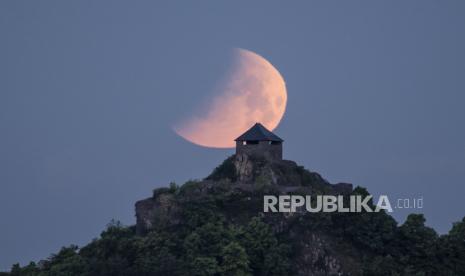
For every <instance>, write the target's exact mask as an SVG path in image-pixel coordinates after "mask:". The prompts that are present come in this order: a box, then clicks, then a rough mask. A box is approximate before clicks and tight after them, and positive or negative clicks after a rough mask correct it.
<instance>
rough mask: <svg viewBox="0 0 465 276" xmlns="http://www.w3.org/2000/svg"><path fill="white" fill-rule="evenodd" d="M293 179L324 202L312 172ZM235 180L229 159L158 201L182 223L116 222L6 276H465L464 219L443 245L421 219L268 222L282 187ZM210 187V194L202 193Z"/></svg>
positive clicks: (309, 217)
mask: <svg viewBox="0 0 465 276" xmlns="http://www.w3.org/2000/svg"><path fill="white" fill-rule="evenodd" d="M285 169H286V168H285ZM287 170H292V172H291V171H284V174H285V175H287V176H289V175H291V174H294V176H292V177H301V180H302V185H303V186H308V187H310V186H311V187H312V189H313V191H314V192H317V191H319V190H321V191H320V192H324V191H323V190H324V189H323V188H322V189H318V187H316V185H317V184H316V182H315V179H316V178H315V177H316V176H315V175H313V174H311V173H309V172H308V171H307V170H304V169H303V168H301V167H293V166H291V167H289V166H287ZM312 177H313V178H312ZM236 178H237V172H235V170H234V166H232V163H231V160H230V159H228V160H226V161H225V162H224V163H223V164H222V165H220V166H219V167H218V168H216V169H215V171H214V172H213V173H212V175H210V176H209V177H207V178H206V180H202V181H189V182H187V183H185V184H184V185H181V186H178V185H176V184H174V183H172V184H171V185H170V187H167V188H160V189H156V190H155V191H154V195H153V199H155V198H159V197H160V196H165V197H166V198H169V199H170V200H171V201H172V202H174V203H175V204H176V215H175V217H176V218H175V219H173V218H172V217H171V215H169V216H168V217H167V218H166V219H164V220H162V219H159V221H158V222H154V227H153V228H152V229H149V230H147V231H145V232H144V233H139V231H136V226H123V225H121V224H120V223H119V222H115V221H112V222H111V223H110V224H109V225H108V227H107V228H106V229H105V230H104V231H103V232H102V233H101V235H100V237H99V238H97V239H95V240H93V241H92V242H90V243H89V244H87V245H85V246H83V247H78V246H75V245H71V246H67V247H63V248H62V249H61V250H60V251H59V252H57V253H56V254H53V255H51V256H50V257H49V258H47V259H45V260H42V261H40V262H38V263H34V262H31V263H30V264H29V265H25V266H22V267H21V266H20V265H19V264H15V265H13V267H12V268H11V271H10V272H8V273H3V274H1V275H11V276H13V275H15V276H17V275H28V276H33V275H34V276H35V275H38V276H65V275H87V276H93V275H95V276H97V275H98V276H104V275H109V276H110V275H111V276H115V275H121V276H123V275H140V276H144V275H164V276H167V275H280V276H282V275H418V276H419V275H457V276H463V275H465V218H464V219H463V220H462V221H460V222H457V223H455V224H454V225H453V227H452V229H451V230H450V231H449V233H448V234H446V235H438V234H437V233H436V232H435V231H434V230H433V229H432V228H430V227H427V226H425V219H424V217H423V215H421V214H411V215H409V216H408V218H407V219H406V221H405V222H404V223H403V224H402V225H398V224H397V222H396V221H395V220H394V219H393V218H392V217H391V216H389V215H388V214H386V213H385V212H383V211H382V212H379V213H366V212H362V213H302V214H298V215H292V216H287V215H284V214H264V213H263V212H261V211H260V208H262V205H260V204H262V200H263V194H270V193H278V191H277V190H276V189H275V187H273V186H266V185H261V186H260V185H258V186H257V188H256V189H253V190H249V191H244V190H240V189H234V187H235V186H237V181H238V180H237V179H236ZM258 180H259V179H254V181H255V182H256V183H257V181H258ZM261 180H262V181H263V178H261ZM258 182H260V181H258ZM205 183H210V184H208V185H211V183H214V185H213V186H208V187H210V188H211V187H213V188H211V189H207V191H205V192H202V193H198V191H199V190H201V189H203V188H204V187H206V186H205V185H207V184H205ZM320 188H321V187H320ZM295 193H298V191H296V192H295ZM351 194H356V195H367V194H368V192H367V191H366V189H364V188H361V187H357V188H355V189H353V190H352V191H351ZM194 195H195V196H194ZM371 204H372V203H371ZM260 206H261V207H260ZM171 207H172V206H171ZM254 208H257V209H254ZM160 218H161V216H160ZM335 271H337V274H336V273H335Z"/></svg>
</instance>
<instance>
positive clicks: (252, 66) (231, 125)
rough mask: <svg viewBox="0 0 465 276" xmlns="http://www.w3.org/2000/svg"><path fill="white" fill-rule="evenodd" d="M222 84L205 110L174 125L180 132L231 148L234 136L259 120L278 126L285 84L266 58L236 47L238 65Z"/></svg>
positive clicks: (191, 138)
mask: <svg viewBox="0 0 465 276" xmlns="http://www.w3.org/2000/svg"><path fill="white" fill-rule="evenodd" d="M220 87H221V89H220V90H219V91H220V92H219V93H218V94H217V95H216V96H214V97H213V98H212V99H210V100H209V101H208V103H206V105H205V106H206V109H204V110H203V112H202V113H196V114H192V115H191V116H190V117H188V118H185V119H184V120H182V121H181V122H180V123H178V124H177V125H175V126H174V127H173V129H174V131H175V132H176V133H177V134H178V135H180V136H181V137H183V138H184V139H186V140H187V141H190V142H192V143H194V144H197V145H200V146H204V147H211V148H231V147H234V146H235V142H234V139H236V138H237V137H238V136H239V135H241V134H242V133H243V132H245V131H246V130H247V129H249V128H250V127H251V126H252V125H253V124H255V123H256V122H260V123H262V124H263V125H264V126H265V127H266V128H268V129H269V130H273V129H275V128H276V127H277V126H278V124H279V122H280V121H281V118H282V117H283V115H284V112H285V110H286V103H287V91H286V84H285V82H284V79H283V77H282V76H281V74H280V73H279V72H278V70H277V69H276V68H275V67H274V66H273V65H272V64H271V63H270V62H268V61H267V60H266V59H265V58H263V57H261V56H260V55H258V54H256V53H253V52H251V51H248V50H244V49H236V50H235V65H234V66H233V68H232V70H231V73H230V74H229V75H228V76H227V78H226V81H225V82H224V83H223V85H221V86H220Z"/></svg>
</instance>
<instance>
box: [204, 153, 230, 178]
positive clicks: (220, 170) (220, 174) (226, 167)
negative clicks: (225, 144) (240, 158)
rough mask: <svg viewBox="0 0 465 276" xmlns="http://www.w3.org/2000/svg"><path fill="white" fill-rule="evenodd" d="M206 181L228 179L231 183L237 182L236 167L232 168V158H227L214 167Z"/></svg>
mask: <svg viewBox="0 0 465 276" xmlns="http://www.w3.org/2000/svg"><path fill="white" fill-rule="evenodd" d="M206 179H207V180H221V179H230V180H231V181H232V182H234V181H236V180H237V173H236V167H235V166H234V161H233V157H229V158H227V159H226V160H224V161H223V163H221V165H219V166H218V167H216V168H215V169H214V170H213V172H212V173H211V174H210V175H209V176H207V178H206Z"/></svg>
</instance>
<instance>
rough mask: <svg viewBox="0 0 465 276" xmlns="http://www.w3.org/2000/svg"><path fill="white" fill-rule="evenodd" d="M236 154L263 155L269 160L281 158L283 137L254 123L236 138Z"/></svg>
mask: <svg viewBox="0 0 465 276" xmlns="http://www.w3.org/2000/svg"><path fill="white" fill-rule="evenodd" d="M235 141H236V155H238V156H239V155H241V154H246V155H248V156H251V155H255V156H260V157H265V158H266V159H269V160H282V159H283V139H281V138H279V137H278V136H277V135H275V134H274V133H273V132H271V131H269V130H268V129H266V128H265V127H264V126H263V125H262V124H260V123H256V124H255V125H254V126H253V127H251V128H250V129H249V130H247V131H246V132H245V133H244V134H242V135H241V136H239V137H237V138H236V140H235Z"/></svg>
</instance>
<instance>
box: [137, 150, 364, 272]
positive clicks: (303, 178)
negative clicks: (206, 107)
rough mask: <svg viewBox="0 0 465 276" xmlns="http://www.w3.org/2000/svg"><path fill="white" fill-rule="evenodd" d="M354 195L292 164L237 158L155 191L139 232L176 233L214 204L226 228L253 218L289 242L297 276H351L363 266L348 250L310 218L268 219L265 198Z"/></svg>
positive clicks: (143, 209)
mask: <svg viewBox="0 0 465 276" xmlns="http://www.w3.org/2000/svg"><path fill="white" fill-rule="evenodd" d="M351 192H352V185H351V184H346V183H339V184H330V183H329V182H328V181H326V180H325V179H323V178H322V177H321V176H320V175H319V174H317V173H314V172H310V171H308V170H305V169H304V168H303V167H301V166H298V165H297V164H296V163H295V162H293V161H288V160H280V161H269V160H264V159H257V158H253V157H252V158H251V157H249V156H248V155H237V156H236V155H234V156H232V157H230V158H228V159H226V160H225V161H224V162H223V164H221V165H220V166H219V167H217V168H216V169H215V170H214V171H213V173H212V174H211V175H209V176H208V177H207V178H205V179H204V180H201V181H190V182H188V183H186V184H184V185H183V186H182V187H180V188H179V187H176V186H172V187H170V188H160V189H156V190H155V191H154V194H153V196H152V197H150V198H147V199H144V200H141V201H138V202H137V203H136V218H137V224H136V231H137V233H138V234H140V235H144V234H146V233H147V232H149V231H151V230H157V229H167V228H170V229H176V227H180V225H182V224H183V222H184V220H185V219H186V218H185V215H184V214H183V213H184V210H185V209H186V208H190V207H191V206H193V205H195V204H199V205H201V204H214V206H215V208H218V210H219V212H221V213H222V214H223V215H224V216H225V217H226V218H227V220H226V222H225V223H227V224H231V225H244V224H246V223H247V222H249V221H250V220H251V219H252V218H254V217H261V218H262V219H263V221H265V222H266V223H267V224H268V225H269V226H270V229H272V231H273V233H274V234H275V235H278V236H285V239H286V240H288V242H289V243H290V244H292V247H293V254H292V255H293V256H295V259H294V269H295V271H296V273H297V274H298V275H333V274H334V275H344V274H347V275H350V274H351V271H355V270H357V269H358V266H359V263H358V262H357V261H356V260H355V258H354V257H352V256H351V254H347V252H346V251H347V250H345V249H344V247H345V245H343V244H342V245H341V243H340V241H335V240H334V239H333V238H332V237H331V236H329V235H326V234H325V233H324V232H322V231H319V230H318V229H317V228H315V227H313V226H312V227H308V225H311V224H312V222H311V219H310V218H309V217H307V215H306V214H299V213H288V214H278V213H264V212H263V195H264V194H274V195H280V194H302V195H317V194H333V195H339V194H350V193H351ZM186 206H189V207H186ZM352 275H354V274H353V273H352Z"/></svg>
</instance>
